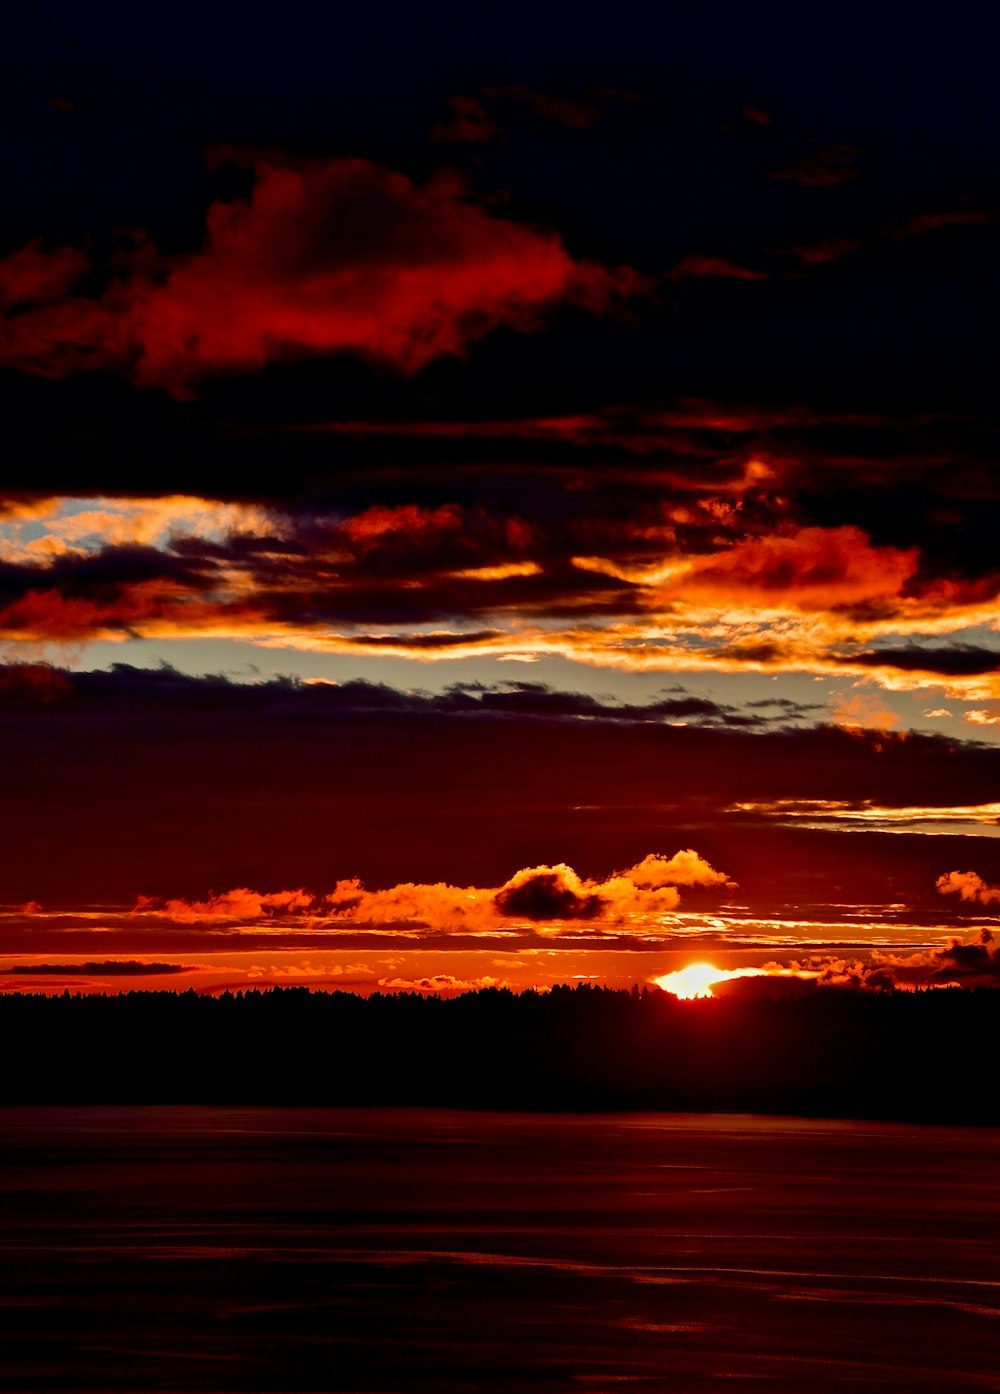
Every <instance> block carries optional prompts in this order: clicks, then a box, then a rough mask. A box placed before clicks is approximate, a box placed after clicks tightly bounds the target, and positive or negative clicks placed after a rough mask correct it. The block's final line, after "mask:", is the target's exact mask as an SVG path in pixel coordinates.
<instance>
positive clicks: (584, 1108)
mask: <svg viewBox="0 0 1000 1394" xmlns="http://www.w3.org/2000/svg"><path fill="white" fill-rule="evenodd" d="M998 1020H1000V991H997V990H996V989H986V988H976V989H959V988H954V989H938V990H935V991H932V992H886V993H881V992H866V991H852V990H848V989H842V988H831V989H817V990H815V991H812V992H810V993H808V994H805V995H802V996H793V997H787V998H774V999H772V998H770V997H764V996H761V995H759V993H754V994H752V995H747V996H738V995H734V996H731V997H722V998H718V999H705V1000H694V1001H679V1000H677V999H676V998H674V997H671V996H670V995H669V994H666V993H662V992H659V991H651V990H643V991H639V990H638V989H636V990H633V991H631V992H630V991H620V990H614V989H604V988H594V987H591V986H581V987H576V988H568V987H563V988H557V989H555V990H554V991H552V992H550V993H544V994H543V993H533V992H528V993H523V994H520V995H516V994H514V993H511V992H508V991H505V990H497V989H486V990H483V991H480V992H476V993H468V994H465V995H464V996H461V997H455V998H450V999H442V998H434V997H431V998H427V997H417V996H413V995H387V996H381V995H377V994H376V995H375V996H372V997H368V998H361V997H355V996H352V995H351V994H348V993H342V992H341V993H309V992H308V991H306V990H305V989H276V990H272V991H268V992H264V993H259V992H248V993H244V994H239V995H226V996H223V997H220V998H214V997H204V996H198V995H196V994H195V993H193V992H189V993H181V994H175V993H169V992H130V993H125V994H121V995H117V996H85V995H79V996H75V997H74V996H66V995H63V996H57V997H45V996H41V995H33V994H8V995H7V996H4V997H2V998H0V1049H2V1050H3V1058H4V1060H5V1061H6V1062H7V1069H6V1070H5V1072H4V1076H3V1079H2V1083H0V1105H4V1104H17V1105H25V1104H35V1103H37V1104H88V1103H92V1104H143V1103H149V1104H168V1103H177V1104H219V1105H222V1104H236V1105H257V1104H260V1105H275V1106H278V1105H301V1106H312V1105H315V1106H359V1105H379V1106H390V1107H398V1106H430V1107H438V1108H459V1109H481V1110H484V1111H505V1112H506V1111H514V1112H529V1113H534V1112H555V1113H559V1112H565V1113H595V1112H623V1111H629V1112H633V1111H638V1112H670V1113H678V1112H680V1113H687V1112H689V1113H759V1114H768V1115H773V1116H794V1117H801V1118H845V1119H846V1118H851V1119H869V1120H874V1119H884V1120H886V1121H913V1122H943V1123H970V1124H991V1125H992V1124H1000V1097H998V1095H997V1091H996V1090H995V1088H994V1086H993V1083H992V1081H991V1077H990V1067H989V1062H990V1061H991V1059H992V1053H993V1050H994V1046H995V1040H996V1029H997V1022H998Z"/></svg>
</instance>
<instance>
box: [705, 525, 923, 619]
mask: <svg viewBox="0 0 1000 1394" xmlns="http://www.w3.org/2000/svg"><path fill="white" fill-rule="evenodd" d="M918 555H919V553H918V550H917V548H915V547H913V548H908V549H907V550H906V551H901V550H899V549H897V548H895V547H876V546H873V545H872V543H871V542H870V541H869V539H868V538H867V537H866V535H865V534H864V533H863V532H862V531H861V530H860V529H859V528H855V527H840V528H815V527H814V528H801V529H800V530H799V531H798V532H795V533H791V534H788V535H785V536H782V535H780V534H776V535H773V536H769V537H759V538H750V539H748V540H747V541H745V542H738V543H736V545H735V546H733V547H730V548H729V550H728V551H725V552H718V553H716V554H714V555H713V556H710V557H706V558H698V559H696V560H695V561H694V562H693V563H692V564H691V567H690V571H689V573H688V574H687V576H684V577H683V578H682V580H683V590H684V592H685V594H690V593H692V592H694V593H697V592H704V591H709V590H712V591H715V590H717V591H720V592H725V593H729V594H731V595H733V596H739V595H747V596H749V595H754V594H755V595H756V596H757V597H758V598H759V597H761V596H784V597H786V598H787V601H788V602H789V603H790V604H792V605H793V606H798V607H801V608H809V609H813V608H816V609H820V608H824V607H826V606H840V605H856V604H859V603H861V602H863V601H871V600H878V599H886V598H892V597H895V596H898V595H899V594H900V592H901V591H902V588H903V586H904V585H905V583H906V582H907V581H908V580H909V579H910V577H911V576H913V574H914V573H915V571H916V569H917V560H918Z"/></svg>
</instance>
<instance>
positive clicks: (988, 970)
mask: <svg viewBox="0 0 1000 1394" xmlns="http://www.w3.org/2000/svg"><path fill="white" fill-rule="evenodd" d="M816 981H817V983H818V985H819V986H821V987H824V986H833V987H867V988H895V987H904V988H920V987H1000V946H998V945H997V942H996V939H995V937H994V935H993V933H992V931H991V930H989V929H985V928H984V929H981V930H980V931H979V934H978V936H977V937H976V938H975V939H974V940H972V941H971V942H965V941H963V940H960V939H952V940H950V941H949V943H948V944H947V946H946V947H944V948H934V949H928V950H925V951H922V952H920V953H914V954H893V953H886V952H883V951H882V950H881V949H875V950H873V952H872V954H871V958H870V960H869V961H867V962H866V961H864V960H857V961H855V962H853V963H851V962H848V961H844V960H832V961H831V962H829V963H828V964H827V965H826V966H825V967H824V968H822V969H821V971H820V972H819V974H818V976H817V979H816Z"/></svg>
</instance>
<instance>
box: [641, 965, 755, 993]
mask: <svg viewBox="0 0 1000 1394" xmlns="http://www.w3.org/2000/svg"><path fill="white" fill-rule="evenodd" d="M761 972H762V970H761V969H760V968H732V969H728V970H727V969H725V968H716V966H715V964H714V963H704V962H702V963H689V964H688V966H687V967H686V968H679V969H677V971H676V972H674V973H661V974H660V975H659V977H656V978H651V979H650V981H651V982H652V983H653V984H654V985H655V986H656V987H662V988H663V991H664V992H670V993H672V994H673V995H674V997H684V998H691V997H711V996H712V984H713V983H722V982H726V981H727V980H728V979H730V978H755V977H759V976H760V974H761Z"/></svg>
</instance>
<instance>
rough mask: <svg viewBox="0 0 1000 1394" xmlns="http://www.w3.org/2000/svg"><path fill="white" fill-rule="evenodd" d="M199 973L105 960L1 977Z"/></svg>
mask: <svg viewBox="0 0 1000 1394" xmlns="http://www.w3.org/2000/svg"><path fill="white" fill-rule="evenodd" d="M195 971H196V970H195V969H194V968H193V967H191V966H189V965H187V964H184V963H145V962H140V961H139V960H137V959H129V960H119V959H105V960H104V961H103V962H102V963H15V964H13V965H12V966H11V967H9V968H0V976H2V975H3V974H6V973H10V974H13V975H15V976H22V977H29V978H41V977H60V978H61V977H67V978H77V977H79V978H143V977H149V978H153V977H156V978H158V977H163V976H165V975H167V974H173V973H193V972H195Z"/></svg>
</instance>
